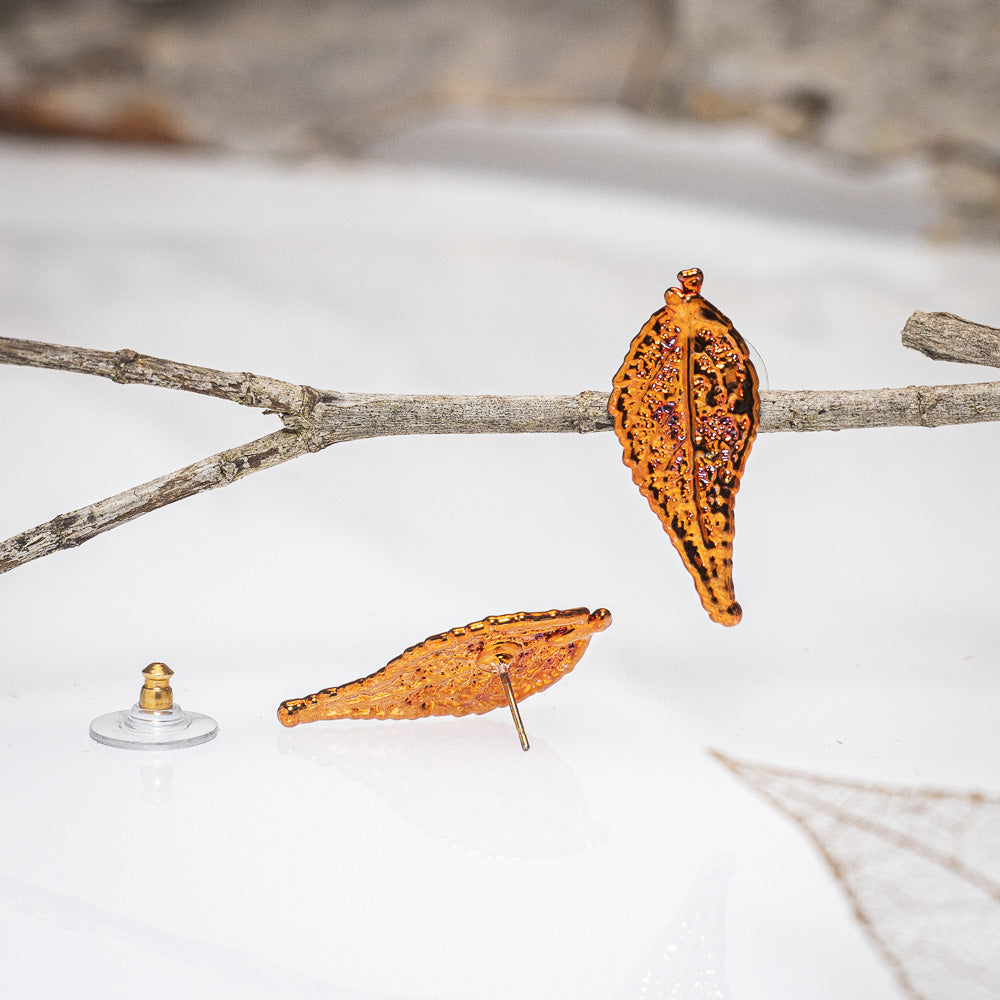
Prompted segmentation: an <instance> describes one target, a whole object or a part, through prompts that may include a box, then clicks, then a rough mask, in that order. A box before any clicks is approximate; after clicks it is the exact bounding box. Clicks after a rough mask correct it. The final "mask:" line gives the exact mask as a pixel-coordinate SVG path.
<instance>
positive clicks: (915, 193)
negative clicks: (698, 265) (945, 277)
mask: <svg viewBox="0 0 1000 1000" xmlns="http://www.w3.org/2000/svg"><path fill="white" fill-rule="evenodd" d="M998 47H1000V8H998V7H997V5H996V4H995V3H994V2H993V0H913V2H909V0H906V2H897V0H842V2H839V3H835V4H830V3H826V2H822V0H622V2H620V3H614V4H608V3H603V2H599V0H338V2H325V3H324V2H317V0H286V2H284V3H280V4H275V3H269V2H266V0H205V2H197V0H195V2H189V0H24V2H19V0H6V2H5V3H3V4H2V6H0V127H2V128H4V129H6V130H8V131H11V132H20V133H27V134H49V135H65V136H83V137H89V138H93V139H106V140H114V141H124V142H144V143H157V144H163V145H172V146H180V147H201V148H206V149H213V150H220V151H239V152H249V153H255V154H260V155H266V156H286V157H297V158H298V157H309V156H316V155H322V156H334V157H365V156H376V157H379V156H383V157H384V156H395V157H400V156H403V157H408V158H411V159H413V158H417V159H419V158H437V159H445V160H448V161H450V162H455V161H459V162H466V163H468V162H469V161H473V162H477V163H479V164H485V165H493V166H496V165H501V166H503V167H504V168H516V169H521V170H524V169H534V170H541V171H546V172H556V173H560V174H563V175H566V174H568V175H573V174H574V173H579V172H580V171H583V172H585V173H587V174H589V175H590V176H591V177H594V176H601V177H603V178H604V179H605V180H607V179H608V178H609V177H610V178H613V179H614V180H615V181H616V182H617V183H623V182H624V183H631V184H637V183H638V184H643V185H646V186H654V187H655V186H659V187H666V188H668V189H669V188H671V187H672V188H684V187H687V186H692V185H693V186H694V187H695V188H696V189H712V188H714V189H715V191H716V197H721V198H726V197H732V195H733V192H732V191H726V190H721V191H720V190H719V188H720V185H719V183H718V180H719V178H718V176H717V175H715V174H713V175H712V176H711V177H709V178H706V177H704V176H703V175H702V172H701V171H700V170H698V169H695V168H693V167H692V166H691V164H690V158H691V155H690V152H689V151H687V152H686V151H685V150H684V148H683V147H682V148H681V149H680V150H678V151H676V152H675V155H673V156H666V157H664V156H663V155H662V154H661V155H659V156H657V155H655V154H652V153H651V154H650V157H649V158H648V160H645V162H629V161H627V160H625V159H624V158H623V157H620V156H619V157H616V156H615V155H614V149H613V141H612V140H609V139H608V135H607V128H605V130H604V131H603V132H601V133H600V135H601V136H602V137H603V138H604V139H605V145H604V147H603V155H602V156H597V157H595V156H593V155H591V156H590V157H586V156H584V157H581V156H580V155H579V154H580V144H581V143H582V142H584V139H583V138H582V137H581V136H579V135H576V137H575V143H574V142H572V141H570V140H569V139H568V138H567V137H564V141H563V142H562V143H558V142H554V141H553V137H551V136H550V137H548V138H546V135H545V132H546V129H552V128H556V129H557V130H558V126H559V123H560V122H562V123H563V125H564V126H565V119H566V115H567V114H568V113H574V112H575V113H579V112H583V111H588V112H595V111H603V112H606V113H610V114H613V115H614V116H617V118H618V119H619V120H620V119H622V118H623V117H625V118H627V119H630V120H633V121H634V120H635V119H638V120H640V121H643V122H646V123H649V124H650V125H657V124H661V123H677V122H700V123H712V124H713V125H716V126H728V127H730V128H732V127H733V126H737V125H738V126H740V127H742V128H744V129H748V130H752V131H753V132H754V133H758V134H760V135H762V136H767V137H770V138H773V139H775V140H780V141H781V142H785V143H792V144H794V145H795V146H796V147H797V149H798V153H799V155H800V156H805V157H809V158H811V159H812V160H814V161H816V162H820V163H822V164H824V165H825V166H827V167H828V168H829V169H831V170H834V171H851V170H867V171H880V170H885V169H889V168H898V167H899V166H900V165H902V164H913V163H918V164H920V165H922V166H924V167H925V168H926V170H925V172H924V173H923V174H922V175H921V177H920V180H919V183H916V182H915V183H914V186H913V189H912V191H910V192H909V193H910V195H911V196H912V199H913V201H914V202H915V203H916V204H914V205H913V210H914V211H915V212H918V213H919V214H920V220H921V223H922V224H923V225H925V228H926V229H927V230H928V231H930V232H933V233H934V234H936V235H939V236H946V237H951V238H956V237H972V238H976V239H987V240H995V239H996V238H997V235H998V233H1000V142H998V134H1000V60H998V59H997V58H996V52H997V50H998ZM496 116H504V117H508V118H509V117H510V116H514V117H515V118H516V119H520V120H521V124H522V125H524V124H526V123H528V122H530V123H531V125H532V126H533V127H532V129H531V130H530V136H527V137H526V136H524V135H520V139H521V142H520V143H518V142H515V143H514V144H513V145H512V143H511V141H510V138H509V137H507V138H506V139H504V138H502V137H501V138H498V137H497V135H496V134H495V133H494V134H492V135H491V136H489V135H485V134H484V128H483V121H484V118H485V119H491V120H492V121H493V122H495V121H496ZM428 123H437V126H438V129H439V131H438V132H437V133H435V134H434V135H433V137H427V136H426V135H425V136H423V138H422V139H421V138H413V139H412V140H411V141H410V142H407V141H405V140H404V139H402V137H403V136H405V135H406V134H407V133H408V132H409V131H411V130H414V129H419V128H420V127H421V126H426V125H427V124H428ZM445 123H446V125H445ZM487 131H488V130H487ZM589 138H590V143H591V145H593V144H594V143H595V142H598V139H596V138H595V137H594V136H593V135H590V137H589ZM526 147H527V148H526ZM609 147H610V148H609ZM581 160H582V161H583V162H579V161H581ZM574 161H576V162H574ZM743 184H744V187H745V188H749V189H750V190H744V191H743V192H742V194H743V195H744V197H749V198H750V199H751V201H752V200H753V198H755V197H758V198H760V197H763V195H762V194H761V192H759V191H754V190H753V188H754V184H753V183H752V182H750V181H748V180H747V179H744V182H743ZM805 200H806V201H807V202H808V201H809V198H808V194H807V196H806V197H805Z"/></svg>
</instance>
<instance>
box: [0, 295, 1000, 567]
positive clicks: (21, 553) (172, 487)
mask: <svg viewBox="0 0 1000 1000" xmlns="http://www.w3.org/2000/svg"><path fill="white" fill-rule="evenodd" d="M903 343H904V344H906V345H907V346H909V347H913V348H915V349H917V350H920V351H922V352H923V353H925V354H927V355H928V356H929V357H932V358H936V359H940V360H948V361H961V362H974V363H978V364H987V365H993V366H997V367H1000V349H998V345H1000V330H996V329H993V328H992V327H986V326H981V325H980V324H978V323H970V322H969V321H967V320H963V319H960V318H959V317H957V316H953V315H951V314H950V313H920V312H917V313H914V314H913V316H911V317H910V319H909V320H908V321H907V324H906V327H905V328H904V330H903ZM0 364H10V365H24V366H28V367H33V368H52V369H58V370H62V371H72V372H79V373H82V374H88V375H99V376H101V377H103V378H109V379H111V380H113V381H115V382H122V383H139V384H143V385H155V386H160V387H162V388H169V389H180V390H183V391H186V392H196V393H200V394H203V395H209V396H216V397H219V398H221V399H228V400H231V401H233V402H235V403H239V404H240V405H241V406H250V407H255V408H257V409H262V410H264V411H265V412H268V413H274V414H277V415H278V416H280V418H281V420H282V422H283V423H284V425H285V427H284V429H283V430H278V431H274V432H273V433H271V434H268V435H266V436H264V437H262V438H258V439H257V440H256V441H251V442H250V443H249V444H246V445H243V446H241V447H237V448H230V449H227V450H226V451H222V452H219V453H218V454H215V455H210V456H208V457H207V458H204V459H202V460H201V461H200V462H195V463H194V464H193V465H189V466H186V467H185V468H183V469H179V470H177V471H176V472H171V473H168V474H167V475H164V476H160V477H159V478H157V479H154V480H151V481H150V482H148V483H143V484H142V485H140V486H136V487H135V488H133V489H130V490H126V491H125V492H124V493H119V494H118V495H117V496H113V497H108V498H107V499H105V500H100V501H98V502H97V503H94V504H90V505H89V506H87V507H82V508H80V509H79V510H74V511H70V512H68V513H66V514H60V515H59V516H58V517H55V518H53V519H52V520H50V521H46V522H45V523H44V524H40V525H38V526H37V527H35V528H32V529H30V530H28V531H24V532H21V533H20V534H17V535H14V536H13V537H11V538H8V539H7V540H6V541H4V542H0V573H5V572H7V571H8V570H11V569H14V568H15V567H17V566H21V565H23V564H25V563H28V562H31V561H32V560H34V559H39V558H41V557H42V556H46V555H50V554H51V553H53V552H58V551H59V550H60V549H67V548H73V547H75V546H77V545H81V544H83V542H86V541H89V540H90V539H91V538H94V537H96V536H97V535H99V534H101V533H103V532H105V531H109V530H111V529H112V528H115V527H117V526H118V525H120V524H125V523H127V522H128V521H131V520H134V519H135V518H137V517H141V516H142V515H143V514H148V513H149V512H150V511H153V510H156V509H157V508H159V507H164V506H166V505H167V504H170V503H174V502H175V501H177V500H183V499H185V498H186V497H190V496H195V495H196V494H198V493H203V492H205V491H207V490H212V489H216V488H218V487H220V486H228V485H229V484H230V483H234V482H236V481H237V480H238V479H242V478H244V477H245V476H248V475H250V474H251V473H254V472H259V471H260V470H261V469H269V468H271V467H273V466H275V465H280V464H281V463H282V462H287V461H289V460H290V459H293V458H297V457H298V456H300V455H304V454H307V453H308V452H315V451H320V450H322V449H324V448H328V447H329V446H330V445H333V444H338V443H340V442H343V441H355V440H359V439H363V438H373V437H385V436H391V435H404V434H406V435H408V434H562V433H579V434H587V433H592V432H596V431H606V430H610V429H611V426H612V424H611V418H610V417H609V416H608V412H607V401H608V392H606V391H603V390H586V391H584V392H581V393H579V394H578V395H575V396H439V395H420V396H407V395H390V394H382V393H346V392H336V391H332V390H320V389H314V388H312V387H311V386H307V385H296V384H294V383H291V382H283V381H280V380H279V379H272V378H268V377H266V376H259V375H253V374H251V373H249V372H223V371H216V370H214V369H211V368H200V367H197V366H195V365H186V364H182V363H179V362H176V361H168V360H165V359H163V358H152V357H147V356H145V355H141V354H139V353H137V352H136V351H132V350H128V349H124V350H121V351H94V350H89V349H87V348H81V347H66V346H63V345H59V344H44V343H39V342H36V341H28V340H15V339H13V338H0ZM992 420H1000V382H981V383H972V384H966V385H937V386H908V387H905V388H886V389H858V390H836V389H835V390H821V391H815V390H784V391H770V392H768V391H765V392H762V393H761V411H760V430H761V432H763V433H774V432H783V431H838V430H847V429H858V428H867V427H903V426H908V427H940V426H943V425H946V424H965V423H977V422H982V421H992Z"/></svg>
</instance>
